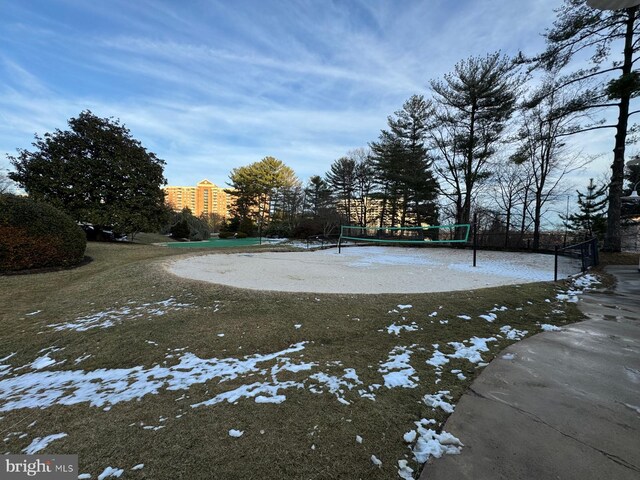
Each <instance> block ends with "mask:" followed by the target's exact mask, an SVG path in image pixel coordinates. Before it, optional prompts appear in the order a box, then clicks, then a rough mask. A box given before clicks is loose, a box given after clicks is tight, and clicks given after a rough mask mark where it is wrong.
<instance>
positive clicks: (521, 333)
mask: <svg viewBox="0 0 640 480" xmlns="http://www.w3.org/2000/svg"><path fill="white" fill-rule="evenodd" d="M500 332H501V333H502V334H504V335H505V337H507V340H522V339H523V338H524V337H525V336H526V335H527V333H529V331H528V330H516V329H515V328H511V326H510V325H505V326H503V327H500Z"/></svg>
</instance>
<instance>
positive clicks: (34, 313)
mask: <svg viewBox="0 0 640 480" xmlns="http://www.w3.org/2000/svg"><path fill="white" fill-rule="evenodd" d="M40 312H42V310H36V311H35V312H31V313H25V316H27V317H30V316H32V315H37V314H39V313H40Z"/></svg>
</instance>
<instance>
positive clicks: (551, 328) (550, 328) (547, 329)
mask: <svg viewBox="0 0 640 480" xmlns="http://www.w3.org/2000/svg"><path fill="white" fill-rule="evenodd" d="M540 328H541V329H542V330H543V331H545V332H559V331H561V330H562V329H561V328H560V327H556V326H555V325H550V324H548V323H543V324H541V325H540Z"/></svg>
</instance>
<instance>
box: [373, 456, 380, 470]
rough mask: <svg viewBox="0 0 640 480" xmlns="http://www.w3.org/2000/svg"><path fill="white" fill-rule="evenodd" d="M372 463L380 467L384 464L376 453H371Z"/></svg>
mask: <svg viewBox="0 0 640 480" xmlns="http://www.w3.org/2000/svg"><path fill="white" fill-rule="evenodd" d="M371 463H373V464H374V465H375V466H376V467H378V468H380V467H381V466H382V461H381V460H380V459H379V458H378V457H376V456H375V455H371Z"/></svg>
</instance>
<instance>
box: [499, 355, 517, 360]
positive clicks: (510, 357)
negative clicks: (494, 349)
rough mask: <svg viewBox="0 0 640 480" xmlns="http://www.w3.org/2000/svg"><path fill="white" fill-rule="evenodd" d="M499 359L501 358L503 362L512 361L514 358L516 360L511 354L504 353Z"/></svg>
mask: <svg viewBox="0 0 640 480" xmlns="http://www.w3.org/2000/svg"><path fill="white" fill-rule="evenodd" d="M500 358H502V359H503V360H513V359H514V358H516V356H515V354H513V353H505V354H504V355H502V357H500Z"/></svg>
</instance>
